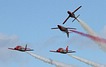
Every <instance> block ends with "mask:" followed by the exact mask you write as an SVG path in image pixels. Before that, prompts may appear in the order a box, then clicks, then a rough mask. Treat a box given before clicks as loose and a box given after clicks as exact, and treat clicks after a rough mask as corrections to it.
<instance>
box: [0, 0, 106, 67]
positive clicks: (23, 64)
mask: <svg viewBox="0 0 106 67" xmlns="http://www.w3.org/2000/svg"><path fill="white" fill-rule="evenodd" d="M105 3H106V1H105V0H102V1H99V0H93V1H89V0H86V1H85V0H78V1H76V0H67V1H66V0H62V1H60V0H44V1H42V0H30V1H29V0H0V36H1V42H0V45H2V46H3V47H2V46H1V49H2V50H3V51H5V52H4V53H3V55H2V54H1V56H0V57H2V58H6V59H1V58H0V59H1V61H0V66H2V67H7V66H8V67H14V66H15V67H19V66H20V67H29V66H30V67H32V66H39V67H42V66H46V67H50V66H51V67H54V66H52V65H49V64H47V63H44V62H42V61H40V60H37V59H34V58H33V57H31V56H30V55H28V54H26V53H21V52H17V51H10V50H8V49H7V48H8V47H15V46H16V45H22V46H24V45H25V44H26V43H28V44H29V45H28V46H29V47H32V48H33V49H34V50H35V51H34V53H37V54H39V55H42V56H44V57H47V58H52V59H54V60H58V61H61V62H65V63H69V64H74V65H77V66H79V67H88V65H86V64H84V63H82V62H79V61H77V60H75V59H73V58H71V57H69V56H67V55H61V54H54V53H50V52H49V50H51V49H57V48H59V47H64V48H65V47H66V45H67V44H68V42H70V46H69V49H73V50H76V51H77V53H76V54H75V55H78V56H80V57H84V58H86V59H88V60H92V61H95V62H97V63H103V64H106V60H105V59H104V58H105V57H106V54H105V52H104V51H102V50H101V49H100V48H98V47H97V46H95V45H96V44H95V43H94V42H93V41H91V40H90V39H88V38H84V37H82V36H79V35H76V34H74V33H72V34H70V38H67V37H66V34H64V33H62V32H61V31H59V30H51V28H52V27H56V25H57V24H60V25H62V22H63V21H64V19H65V18H66V17H67V16H68V14H67V11H68V10H70V11H73V10H74V9H76V8H77V7H78V6H80V5H82V8H81V9H79V10H78V11H77V12H76V15H78V14H80V17H79V18H80V19H82V20H83V21H85V22H86V23H87V24H88V25H89V26H90V27H91V28H92V29H93V30H94V31H95V32H97V33H98V34H99V35H101V36H102V37H103V35H104V34H103V32H105V30H104V27H105V25H106V22H105V17H106V15H105V12H106V8H105V6H106V4H105ZM71 21H72V19H69V20H68V21H67V23H66V24H65V25H64V26H68V27H75V28H77V30H79V31H82V32H85V33H86V31H85V30H84V29H83V28H82V27H81V26H80V24H79V23H78V22H77V21H75V22H74V23H72V22H71ZM104 38H106V37H104ZM2 41H3V42H2ZM3 44H4V45H3ZM4 47H5V49H3V48H4ZM95 47H96V48H95ZM6 50H7V52H6ZM8 52H9V53H8ZM4 55H5V56H4Z"/></svg>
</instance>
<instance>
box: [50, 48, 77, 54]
mask: <svg viewBox="0 0 106 67" xmlns="http://www.w3.org/2000/svg"><path fill="white" fill-rule="evenodd" d="M50 52H56V53H62V54H67V53H75V52H76V51H73V50H68V46H67V47H66V49H64V48H59V49H58V50H56V51H54V50H50Z"/></svg>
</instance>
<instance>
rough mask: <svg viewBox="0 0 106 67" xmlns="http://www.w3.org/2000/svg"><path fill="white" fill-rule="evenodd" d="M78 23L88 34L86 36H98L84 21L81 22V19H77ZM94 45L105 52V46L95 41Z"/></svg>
mask: <svg viewBox="0 0 106 67" xmlns="http://www.w3.org/2000/svg"><path fill="white" fill-rule="evenodd" d="M78 22H79V23H80V25H81V26H82V27H83V28H84V29H85V30H86V31H87V32H88V34H90V35H93V36H98V35H97V34H96V33H95V32H94V31H93V30H92V29H91V28H90V27H89V26H88V25H87V24H86V23H85V22H84V21H82V20H81V19H78ZM94 42H95V43H97V44H98V46H99V47H100V48H101V49H102V50H103V51H106V44H105V43H102V42H99V41H95V40H94Z"/></svg>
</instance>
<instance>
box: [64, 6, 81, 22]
mask: <svg viewBox="0 0 106 67" xmlns="http://www.w3.org/2000/svg"><path fill="white" fill-rule="evenodd" d="M81 7H82V6H79V7H78V8H77V9H76V10H74V11H73V12H70V11H67V13H68V14H69V16H68V17H67V18H66V19H65V21H64V22H63V24H65V22H66V21H67V20H68V19H69V18H70V17H71V18H74V20H73V21H72V22H74V21H75V20H78V19H77V18H78V17H79V16H80V15H78V16H77V17H76V16H75V14H74V13H75V12H76V11H77V10H78V9H80V8H81Z"/></svg>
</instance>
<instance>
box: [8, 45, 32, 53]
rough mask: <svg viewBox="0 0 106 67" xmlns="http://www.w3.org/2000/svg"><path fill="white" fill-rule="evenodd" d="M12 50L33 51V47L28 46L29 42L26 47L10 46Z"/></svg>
mask: <svg viewBox="0 0 106 67" xmlns="http://www.w3.org/2000/svg"><path fill="white" fill-rule="evenodd" d="M8 49H11V50H17V51H21V52H25V51H33V49H30V48H27V44H26V46H25V47H22V46H16V47H15V48H8Z"/></svg>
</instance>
